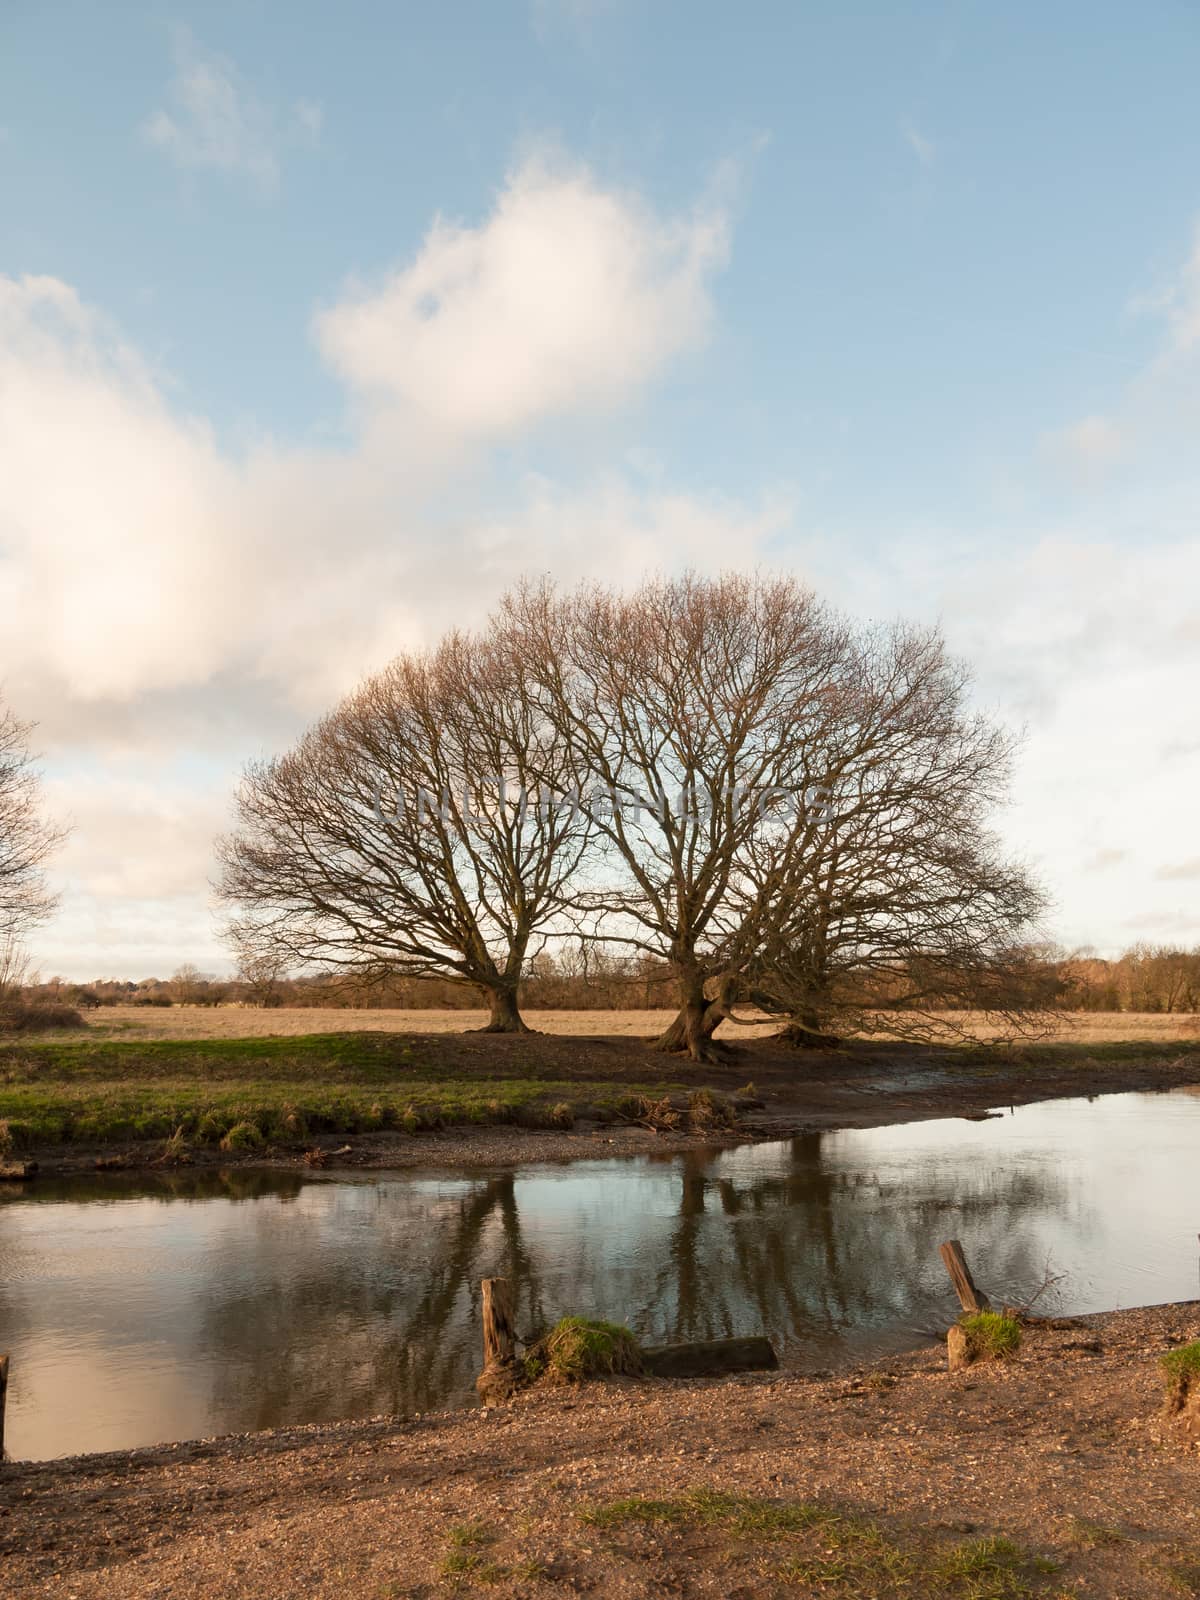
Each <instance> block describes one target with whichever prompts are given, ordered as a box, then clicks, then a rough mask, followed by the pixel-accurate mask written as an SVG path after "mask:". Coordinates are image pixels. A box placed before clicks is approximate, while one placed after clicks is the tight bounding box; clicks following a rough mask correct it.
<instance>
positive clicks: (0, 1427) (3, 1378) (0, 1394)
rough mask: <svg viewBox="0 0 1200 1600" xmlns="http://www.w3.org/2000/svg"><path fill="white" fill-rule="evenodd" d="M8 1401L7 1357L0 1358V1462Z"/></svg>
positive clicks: (2, 1456)
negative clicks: (5, 1410)
mask: <svg viewBox="0 0 1200 1600" xmlns="http://www.w3.org/2000/svg"><path fill="white" fill-rule="evenodd" d="M7 1399H8V1357H7V1356H0V1462H3V1460H4V1406H5V1402H6V1401H7Z"/></svg>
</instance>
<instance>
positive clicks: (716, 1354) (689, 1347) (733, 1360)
mask: <svg viewBox="0 0 1200 1600" xmlns="http://www.w3.org/2000/svg"><path fill="white" fill-rule="evenodd" d="M778 1365H779V1357H778V1356H777V1355H776V1354H775V1348H774V1346H773V1345H772V1343H771V1341H770V1340H769V1339H766V1338H763V1337H761V1336H755V1337H754V1338H750V1339H708V1340H705V1341H703V1342H702V1343H699V1344H659V1345H643V1346H642V1366H643V1369H644V1370H645V1372H646V1375H647V1377H651V1378H708V1377H715V1376H717V1375H718V1374H719V1373H722V1372H772V1371H774V1369H775V1368H776V1367H778Z"/></svg>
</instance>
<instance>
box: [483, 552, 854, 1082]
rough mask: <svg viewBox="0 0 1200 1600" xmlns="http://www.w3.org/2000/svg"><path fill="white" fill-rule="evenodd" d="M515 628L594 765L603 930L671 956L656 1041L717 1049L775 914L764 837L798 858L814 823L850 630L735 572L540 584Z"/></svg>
mask: <svg viewBox="0 0 1200 1600" xmlns="http://www.w3.org/2000/svg"><path fill="white" fill-rule="evenodd" d="M501 625H502V626H503V628H504V629H505V631H506V635H507V637H508V638H509V640H510V648H511V649H512V650H513V651H514V652H516V653H517V654H519V656H520V658H521V660H522V661H523V662H524V664H525V667H526V670H527V671H528V673H529V675H530V680H531V682H532V684H533V686H534V688H533V693H534V695H535V697H536V699H537V703H538V706H539V708H540V709H541V711H542V714H543V716H544V717H545V719H546V721H547V723H548V724H549V725H550V726H551V727H553V728H554V730H555V732H556V734H557V735H558V736H559V738H560V739H561V741H562V742H563V744H564V745H565V746H566V747H567V749H568V750H569V751H570V754H571V757H572V759H573V763H574V765H575V766H576V767H577V768H579V769H580V770H583V771H586V772H587V773H588V775H589V780H590V783H591V785H592V787H591V792H590V794H589V795H588V797H587V798H588V802H589V805H590V808H591V810H592V815H593V820H594V823H595V827H596V830H597V834H598V836H599V837H600V838H601V839H602V840H603V842H604V843H605V845H606V846H607V854H606V860H605V881H604V882H603V883H602V884H600V885H599V886H598V887H597V888H596V889H595V890H593V891H592V893H591V894H590V896H589V897H588V899H589V902H590V904H591V906H592V907H593V909H594V910H595V911H596V912H597V913H599V914H600V915H601V917H602V918H603V921H602V924H601V932H600V935H599V936H600V937H602V938H606V939H608V938H612V939H618V940H621V941H623V942H625V943H627V944H630V945H632V946H634V947H635V948H636V949H637V950H638V951H640V952H642V953H644V954H645V955H647V956H650V957H656V958H658V959H660V960H662V961H665V962H667V963H668V964H669V966H670V968H671V971H672V972H673V974H674V976H675V978H676V981H677V984H678V993H679V1014H678V1016H677V1018H676V1020H675V1022H674V1023H673V1024H672V1025H671V1027H670V1028H669V1029H668V1030H667V1031H666V1033H664V1034H663V1036H662V1037H661V1038H660V1039H659V1041H658V1045H659V1048H661V1049H663V1050H672V1051H675V1050H685V1051H687V1053H688V1054H690V1055H691V1056H692V1057H693V1059H696V1060H704V1059H708V1058H709V1057H711V1056H712V1054H713V1053H714V1046H713V1043H712V1035H713V1032H714V1030H715V1028H716V1027H717V1025H718V1024H719V1022H720V1020H721V1018H722V1017H723V1016H724V1015H726V1013H727V1011H728V1009H729V1005H730V1001H731V997H732V995H733V993H734V991H735V987H736V981H737V975H738V974H739V972H740V971H741V970H742V969H743V968H744V967H745V966H746V964H747V963H748V962H749V961H750V960H751V959H752V958H753V957H754V956H755V954H756V953H757V951H758V949H759V948H760V947H761V944H762V941H763V939H764V937H765V933H764V923H765V922H767V921H769V920H770V919H772V918H774V917H776V916H777V915H778V895H777V892H776V891H777V889H778V887H779V884H777V883H776V882H775V881H774V879H773V878H772V877H771V876H770V875H767V876H764V878H763V879H762V881H761V882H760V883H759V884H758V885H757V886H751V887H749V888H747V884H746V882H745V880H744V865H745V860H744V858H745V857H746V854H747V851H748V850H749V849H750V846H751V841H752V840H753V839H754V838H755V836H756V835H757V834H758V833H759V832H760V830H762V829H763V828H764V827H767V826H769V827H770V828H772V829H773V830H775V831H778V830H779V829H780V827H781V826H782V833H783V838H784V840H785V843H786V848H785V857H784V859H785V860H787V861H789V862H790V860H791V855H794V854H795V853H796V852H797V851H798V850H802V849H803V846H804V842H805V841H806V840H807V839H808V838H809V837H810V835H811V833H812V831H813V828H814V827H815V826H816V819H817V815H818V813H819V806H818V805H816V804H815V800H814V796H813V795H811V794H807V793H806V792H805V775H806V773H807V772H808V771H809V770H810V769H811V768H812V767H813V766H814V764H815V763H814V762H813V761H812V760H810V759H809V756H808V751H809V746H810V745H814V744H815V745H816V746H818V747H819V748H821V749H825V748H827V747H828V746H830V745H831V743H833V731H832V730H833V726H834V725H835V724H836V718H837V715H838V710H839V706H840V699H839V688H840V685H841V683H842V681H843V679H844V677H845V676H846V674H847V671H848V670H849V668H850V666H851V665H852V662H851V658H850V656H849V654H848V651H849V646H850V642H851V641H850V635H849V633H848V630H847V629H846V628H845V626H844V625H843V624H842V623H841V622H839V621H838V620H837V619H836V618H834V617H832V616H831V615H830V614H829V613H828V612H827V611H826V610H825V608H824V607H822V606H821V605H820V604H819V603H818V602H817V601H816V599H815V598H814V596H813V595H812V594H811V593H810V592H809V591H807V590H806V589H804V588H803V587H802V586H801V585H800V584H798V583H797V582H795V581H794V580H792V579H788V578H770V579H768V578H746V577H740V576H734V575H727V576H723V577H720V578H717V579H705V578H700V577H698V576H695V575H686V576H684V577H682V578H678V579H674V580H667V579H658V580H655V581H652V582H649V583H646V584H643V585H642V587H641V588H639V589H638V590H637V591H636V592H634V593H632V594H628V595H620V594H616V593H614V592H612V591H610V590H608V589H604V588H601V587H599V586H593V585H588V586H584V587H582V588H580V589H578V590H577V591H575V592H574V593H572V594H568V595H565V596H559V595H558V594H556V593H555V591H554V590H553V589H552V588H551V587H550V586H548V585H543V586H541V587H527V588H524V589H521V590H518V591H517V592H516V593H515V594H513V595H510V596H509V597H507V599H506V600H505V602H504V604H503V607H502V611H501ZM781 819H782V820H781ZM787 852H790V854H788V853H787ZM783 881H785V880H784V879H782V878H781V879H780V883H782V882H783ZM739 883H740V884H741V888H740V890H739V892H738V893H737V895H736V897H735V896H734V889H735V886H736V885H739ZM714 991H715V992H714Z"/></svg>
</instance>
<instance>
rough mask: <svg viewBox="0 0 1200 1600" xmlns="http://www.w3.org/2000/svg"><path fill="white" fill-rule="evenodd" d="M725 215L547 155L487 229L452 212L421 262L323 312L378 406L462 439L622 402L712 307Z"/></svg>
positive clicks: (336, 359) (336, 345) (336, 362)
mask: <svg viewBox="0 0 1200 1600" xmlns="http://www.w3.org/2000/svg"><path fill="white" fill-rule="evenodd" d="M725 253H726V227H725V221H724V218H723V216H722V215H721V214H719V213H703V212H702V213H700V214H698V215H694V216H690V217H673V218H662V217H659V216H656V215H655V214H653V213H652V212H650V211H649V210H647V208H646V207H645V206H644V205H643V204H642V203H641V202H640V201H639V200H638V199H637V197H636V196H632V195H626V194H620V193H617V192H614V191H612V190H609V189H604V188H601V187H600V186H599V185H598V184H597V183H596V182H595V180H594V179H593V178H592V177H591V176H590V174H588V173H587V172H586V171H582V170H579V169H574V170H571V169H564V168H562V167H555V166H552V165H548V164H547V163H546V162H545V161H543V160H540V159H537V160H534V161H531V162H529V163H527V164H526V165H525V166H523V167H522V168H521V169H520V170H519V171H518V172H516V173H514V174H513V176H512V177H511V178H510V179H509V181H508V183H507V184H506V186H505V188H504V190H503V192H502V194H501V195H500V197H499V200H498V202H497V204H496V208H495V210H494V212H493V213H492V215H491V216H490V217H489V218H488V220H487V222H486V223H484V225H483V226H482V227H476V228H472V227H464V226H462V225H460V224H457V223H452V222H448V221H445V220H442V219H439V220H438V221H437V222H436V223H435V224H434V226H433V228H432V229H431V230H430V232H429V234H428V236H427V237H426V239H425V242H424V244H423V246H422V248H421V250H420V252H419V254H418V255H417V258H416V260H415V261H413V262H411V263H410V264H408V265H406V266H404V267H402V268H401V269H400V270H398V271H397V272H395V273H393V274H392V275H391V276H390V277H389V278H388V279H387V280H386V281H385V282H384V283H382V284H381V285H379V286H377V287H375V288H373V289H355V290H353V291H352V292H351V293H350V294H348V295H347V296H346V297H345V298H344V299H343V300H342V301H341V303H340V304H338V305H336V306H333V307H332V308H330V309H329V310H328V311H326V312H324V313H323V314H322V315H321V316H320V317H319V318H318V320H317V338H318V342H319V344H320V346H321V349H322V350H323V351H324V353H325V355H326V357H327V358H328V359H329V361H330V363H331V364H332V365H333V366H334V368H335V369H336V370H337V371H338V372H339V373H340V374H341V375H342V376H343V377H344V378H345V380H346V381H347V383H348V384H350V385H351V386H352V387H353V388H354V389H356V390H358V391H360V392H361V393H362V394H363V395H364V396H366V397H367V399H368V400H369V401H370V402H371V403H373V404H375V405H377V406H395V407H398V408H399V409H400V411H401V412H402V413H403V414H404V415H405V417H406V418H409V419H415V420H417V421H419V422H421V423H424V424H425V425H427V426H430V427H432V428H433V429H434V430H436V431H438V432H446V433H449V434H450V435H451V436H452V437H454V438H485V437H489V436H492V437H497V436H501V435H503V434H506V433H510V432H512V431H514V430H516V429H519V428H524V427H528V426H529V425H530V424H531V423H534V422H536V421H538V420H539V419H541V418H543V417H545V416H548V415H551V414H561V413H563V412H571V411H577V410H581V409H604V408H608V407H611V406H614V405H615V404H617V403H618V402H620V401H621V400H622V399H624V398H625V397H626V396H628V395H629V394H630V393H631V391H633V390H634V389H636V388H637V387H639V386H640V385H642V384H644V383H645V382H646V381H647V380H649V379H650V378H653V377H654V376H655V375H656V373H657V372H658V371H659V370H660V369H661V368H662V367H663V366H664V365H665V363H666V362H667V361H668V360H670V359H671V358H672V357H673V356H675V355H677V354H678V353H679V352H680V351H681V350H684V349H687V348H689V347H691V346H694V345H696V344H698V343H699V342H700V341H701V340H702V339H703V338H704V336H705V334H706V333H707V330H708V326H709V322H710V318H711V312H712V307H711V300H710V295H709V280H710V278H711V276H712V273H713V272H714V270H715V269H716V268H718V267H719V266H720V265H721V264H722V263H723V261H724V258H725Z"/></svg>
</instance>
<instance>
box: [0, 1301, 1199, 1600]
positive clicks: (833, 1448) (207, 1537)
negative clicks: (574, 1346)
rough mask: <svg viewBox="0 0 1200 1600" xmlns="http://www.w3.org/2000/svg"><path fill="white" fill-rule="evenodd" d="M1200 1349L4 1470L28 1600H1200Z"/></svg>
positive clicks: (1, 1519)
mask: <svg viewBox="0 0 1200 1600" xmlns="http://www.w3.org/2000/svg"><path fill="white" fill-rule="evenodd" d="M1197 1337H1200V1304H1197V1303H1191V1304H1184V1305H1176V1306H1167V1307H1159V1308H1154V1309H1150V1310H1143V1311H1129V1312H1121V1313H1114V1314H1108V1315H1104V1316H1093V1317H1087V1318H1081V1319H1078V1322H1077V1323H1076V1324H1075V1325H1074V1326H1066V1327H1060V1328H1057V1329H1038V1330H1032V1331H1030V1332H1028V1333H1027V1334H1026V1337H1025V1342H1024V1344H1023V1346H1022V1349H1021V1351H1020V1353H1019V1354H1018V1355H1017V1356H1016V1357H1015V1358H1013V1359H1011V1360H1009V1361H1007V1362H1004V1363H995V1364H987V1365H981V1366H975V1367H972V1368H970V1369H968V1370H967V1371H965V1372H962V1373H953V1374H951V1373H948V1372H947V1371H946V1369H945V1362H944V1358H943V1357H942V1355H941V1354H940V1353H937V1352H933V1351H928V1352H922V1353H917V1354H914V1355H912V1356H908V1357H904V1358H902V1359H900V1360H892V1361H890V1362H888V1363H886V1364H885V1365H882V1366H879V1367H874V1368H870V1369H860V1370H858V1371H856V1372H853V1373H843V1374H837V1375H832V1376H826V1377H816V1378H813V1377H801V1376H798V1375H795V1374H764V1375H755V1376H748V1377H743V1378H739V1379H736V1380H724V1381H711V1382H707V1383H698V1382H690V1383H663V1382H657V1383H642V1382H634V1381H629V1382H627V1383H625V1384H624V1385H623V1386H616V1385H611V1386H610V1385H603V1386H589V1387H588V1388H585V1389H580V1390H562V1391H554V1392H551V1393H542V1394H535V1395H531V1396H529V1397H527V1398H523V1399H521V1400H519V1401H518V1402H516V1403H515V1404H514V1405H512V1406H511V1407H507V1408H504V1409H500V1410H492V1411H487V1412H484V1411H479V1410H476V1411H473V1412H466V1413H450V1414H446V1415H440V1416H428V1417H416V1418H411V1419H408V1420H403V1421H401V1420H394V1419H376V1420H374V1421H371V1422H364V1423H357V1424H342V1425H338V1426H330V1427H312V1428H300V1429H289V1430H287V1431H283V1432H279V1433H274V1434H260V1435H251V1436H243V1437H237V1438H230V1439H221V1440H214V1441H208V1442H204V1443H192V1444H185V1445H178V1446H169V1447H159V1448H156V1449H151V1450H140V1451H135V1452H133V1453H131V1454H128V1455H107V1456H94V1457H83V1458H78V1459H76V1460H74V1461H66V1462H58V1463H42V1464H31V1465H20V1464H18V1465H10V1466H7V1467H6V1468H5V1469H4V1470H3V1474H2V1475H0V1557H2V1559H3V1571H4V1577H5V1588H6V1591H7V1592H10V1593H14V1594H21V1595H28V1596H31V1597H32V1596H55V1597H64V1600H65V1597H67V1596H77V1597H78V1600H91V1597H97V1600H98V1597H100V1596H105V1597H107V1596H110V1595H113V1594H120V1595H122V1596H127V1597H132V1600H139V1597H143V1596H144V1597H150V1596H170V1597H180V1600H185V1597H193V1596H195V1597H200V1596H204V1597H207V1596H210V1595H214V1594H219V1595H221V1596H227V1597H244V1600H258V1597H267V1596H270V1597H271V1600H275V1597H276V1596H278V1595H281V1594H284V1595H293V1594H294V1595H305V1596H313V1597H318V1600H320V1597H326V1596H328V1597H331V1600H332V1597H334V1596H338V1597H341V1596H343V1595H344V1594H345V1593H346V1592H347V1591H350V1592H355V1593H359V1594H362V1595H365V1596H385V1595H386V1596H412V1597H417V1596H429V1597H432V1596H434V1595H437V1594H445V1593H447V1592H451V1591H452V1586H457V1587H459V1588H461V1589H463V1590H465V1592H489V1593H493V1594H511V1595H528V1596H531V1597H537V1596H540V1595H561V1594H595V1595H597V1596H601V1595H602V1596H606V1597H607V1596H613V1595H615V1596H634V1595H638V1596H640V1595H665V1594H681V1595H682V1594H686V1595H696V1596H714V1597H716V1596H721V1597H728V1596H734V1595H737V1596H741V1597H744V1600H754V1597H758V1596H764V1597H765V1596H770V1595H776V1594H791V1595H795V1594H802V1595H803V1594H824V1593H839V1594H843V1595H862V1596H867V1595H871V1596H883V1595H889V1594H911V1595H914V1596H915V1595H922V1596H926V1595H947V1596H952V1595H958V1596H967V1595H981V1594H989V1595H990V1594H996V1595H1005V1596H1020V1595H1034V1594H1036V1595H1046V1596H1054V1595H1057V1596H1061V1595H1064V1594H1067V1593H1077V1592H1082V1593H1087V1594H1088V1595H1094V1596H1098V1597H1109V1600H1116V1597H1118V1596H1126V1597H1127V1596H1132V1595H1138V1596H1148V1597H1154V1596H1164V1597H1165V1596H1168V1595H1175V1596H1178V1595H1179V1594H1181V1593H1182V1594H1187V1593H1195V1592H1197V1591H1196V1585H1197V1583H1198V1582H1200V1509H1198V1508H1200V1455H1197V1453H1196V1451H1195V1449H1194V1447H1192V1448H1189V1447H1188V1446H1187V1445H1186V1444H1184V1443H1181V1442H1180V1441H1179V1440H1178V1439H1177V1438H1176V1437H1174V1436H1173V1434H1172V1433H1171V1430H1170V1428H1169V1426H1168V1425H1167V1424H1166V1423H1164V1421H1163V1419H1162V1413H1161V1406H1162V1393H1163V1389H1162V1378H1161V1374H1160V1372H1159V1369H1158V1358H1159V1356H1160V1355H1161V1354H1162V1353H1164V1352H1165V1351H1167V1350H1169V1349H1172V1348H1175V1347H1177V1346H1178V1345H1179V1344H1181V1343H1183V1342H1186V1341H1189V1340H1192V1339H1195V1338H1197ZM995 1536H999V1537H1000V1539H1001V1541H1002V1542H1001V1543H996V1542H994V1541H995ZM981 1563H982V1566H981ZM989 1563H990V1566H989ZM992 1568H995V1571H994V1572H993V1573H992V1577H991V1583H992V1586H991V1587H983V1586H980V1585H981V1573H982V1577H983V1578H987V1577H988V1575H989V1571H991V1569H992ZM985 1569H986V1570H985ZM972 1583H974V1584H975V1587H973V1588H972V1587H971V1586H970V1585H971V1584H972ZM485 1586H486V1587H485Z"/></svg>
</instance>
